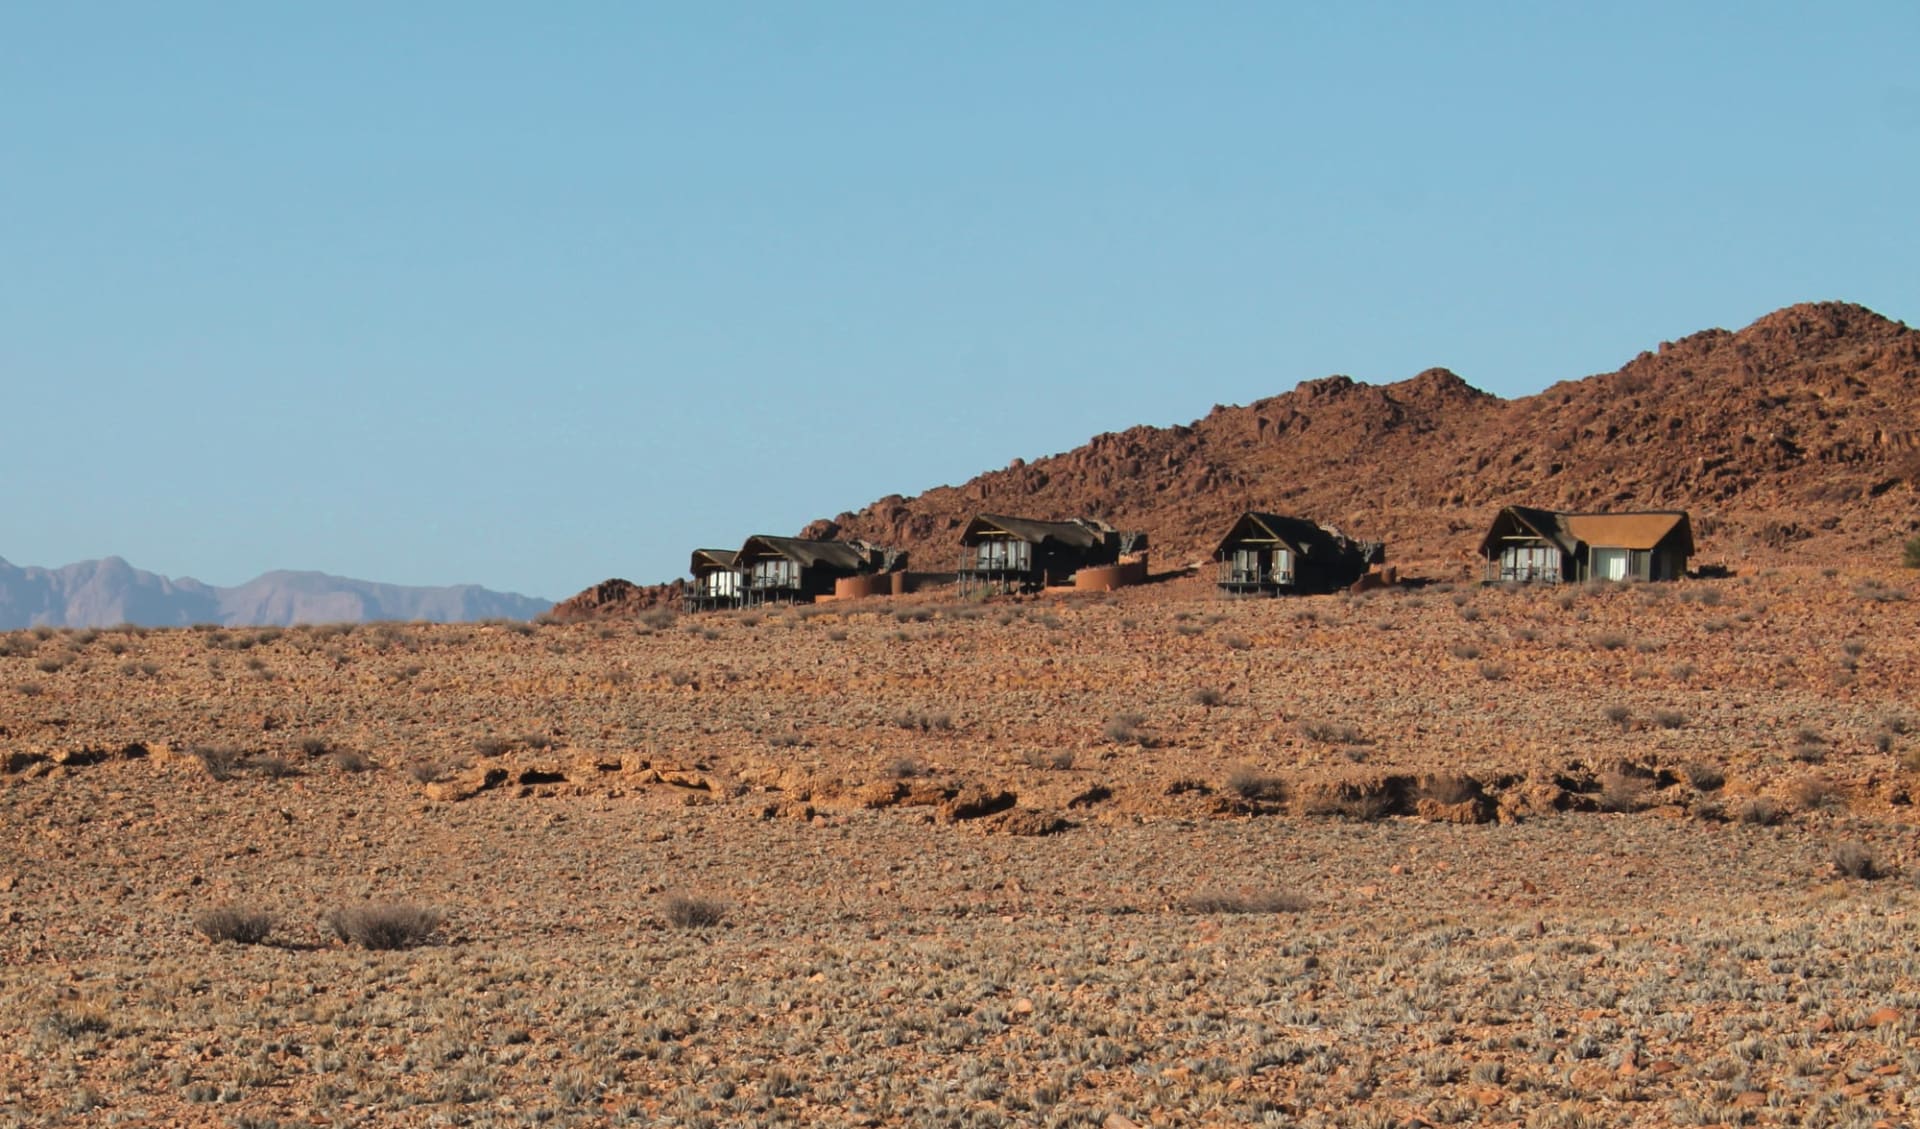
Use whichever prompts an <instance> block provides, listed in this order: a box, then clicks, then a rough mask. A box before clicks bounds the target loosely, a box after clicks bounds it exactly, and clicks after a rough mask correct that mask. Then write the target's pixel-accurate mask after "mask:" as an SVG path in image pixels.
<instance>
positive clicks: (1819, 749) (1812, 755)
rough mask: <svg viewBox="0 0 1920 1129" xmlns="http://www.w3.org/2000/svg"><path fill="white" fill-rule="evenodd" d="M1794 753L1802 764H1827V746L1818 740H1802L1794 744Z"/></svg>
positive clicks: (1794, 757)
mask: <svg viewBox="0 0 1920 1129" xmlns="http://www.w3.org/2000/svg"><path fill="white" fill-rule="evenodd" d="M1792 755H1793V759H1794V760H1796V761H1799V762H1800V763H1801V764H1825V763H1826V761H1827V747H1826V746H1825V745H1823V744H1821V743H1820V742H1818V741H1801V742H1799V743H1797V744H1795V745H1794V746H1793V754H1792Z"/></svg>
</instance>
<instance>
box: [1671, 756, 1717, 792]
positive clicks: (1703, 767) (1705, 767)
mask: <svg viewBox="0 0 1920 1129" xmlns="http://www.w3.org/2000/svg"><path fill="white" fill-rule="evenodd" d="M1680 775H1681V776H1684V777H1686V780H1687V783H1688V784H1691V785H1693V786H1694V787H1695V788H1697V789H1699V790H1700V791H1702V792H1718V791H1719V790H1720V789H1721V788H1723V787H1725V786H1726V783H1727V774H1726V773H1725V772H1722V771H1721V770H1720V766H1719V765H1717V764H1710V763H1708V762H1706V761H1688V762H1687V763H1686V764H1683V765H1681V766H1680Z"/></svg>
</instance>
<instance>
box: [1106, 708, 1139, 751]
mask: <svg viewBox="0 0 1920 1129" xmlns="http://www.w3.org/2000/svg"><path fill="white" fill-rule="evenodd" d="M1146 721H1147V719H1146V718H1145V717H1144V716H1142V715H1140V714H1137V713H1119V714H1115V715H1113V716H1112V717H1110V718H1108V719H1107V723H1106V724H1105V725H1104V726H1102V727H1101V728H1100V734H1101V736H1103V737H1105V738H1106V739H1107V740H1109V741H1111V742H1113V743H1114V744H1116V745H1141V746H1145V745H1146V744H1147V741H1148V738H1147V736H1146V734H1144V733H1142V732H1141V731H1140V727H1141V726H1142V725H1144V724H1146Z"/></svg>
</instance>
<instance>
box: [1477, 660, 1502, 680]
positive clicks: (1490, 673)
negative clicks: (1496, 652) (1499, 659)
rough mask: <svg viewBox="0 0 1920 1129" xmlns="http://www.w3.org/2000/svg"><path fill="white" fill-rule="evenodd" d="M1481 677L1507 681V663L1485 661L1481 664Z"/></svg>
mask: <svg viewBox="0 0 1920 1129" xmlns="http://www.w3.org/2000/svg"><path fill="white" fill-rule="evenodd" d="M1480 677H1482V678H1484V679H1486V680H1487V681H1488V682H1505V681H1506V680H1507V664H1506V663H1496V662H1483V663H1481V664H1480Z"/></svg>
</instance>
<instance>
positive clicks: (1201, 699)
mask: <svg viewBox="0 0 1920 1129" xmlns="http://www.w3.org/2000/svg"><path fill="white" fill-rule="evenodd" d="M1226 700H1227V696H1226V695H1225V694H1223V693H1221V692H1220V691H1218V690H1215V689H1214V688H1213V687H1211V686H1202V687H1201V688H1199V689H1198V690H1195V691H1194V692H1193V693H1191V694H1188V695H1187V701H1189V702H1192V703H1193V704H1194V705H1196V706H1205V707H1206V708H1208V709H1212V708H1213V707H1215V706H1218V705H1222V704H1224V703H1225V702H1226Z"/></svg>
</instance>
